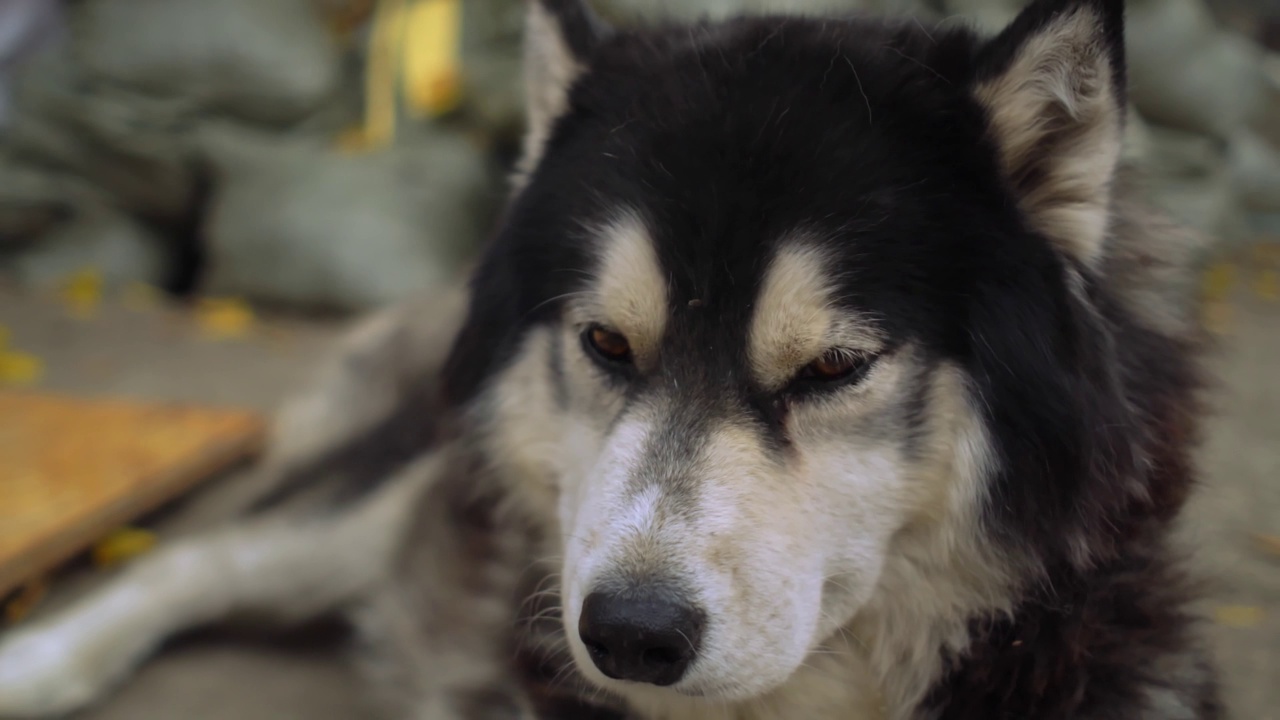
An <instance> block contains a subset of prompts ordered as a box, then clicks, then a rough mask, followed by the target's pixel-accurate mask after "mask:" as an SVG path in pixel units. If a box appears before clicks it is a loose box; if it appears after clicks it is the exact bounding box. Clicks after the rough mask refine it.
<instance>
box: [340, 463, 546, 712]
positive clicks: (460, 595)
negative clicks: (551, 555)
mask: <svg viewBox="0 0 1280 720" xmlns="http://www.w3.org/2000/svg"><path fill="white" fill-rule="evenodd" d="M445 475H446V478H447V479H446V480H445V481H444V482H442V483H440V484H438V485H436V486H433V488H432V491H431V492H430V493H428V494H426V495H424V497H423V500H422V501H421V502H420V504H419V507H418V509H417V510H416V511H415V512H414V514H413V517H414V521H413V525H412V527H411V530H410V532H409V533H408V534H407V535H406V540H405V542H404V543H403V544H402V546H401V547H400V548H399V552H398V555H397V558H396V561H395V565H394V569H393V571H392V572H391V573H389V574H388V575H387V576H386V579H385V582H384V583H383V584H382V585H380V586H379V587H378V588H376V589H375V590H374V591H373V592H371V593H368V594H366V595H363V596H361V599H360V600H361V601H360V603H359V604H358V605H356V606H354V607H353V608H352V619H353V621H354V624H355V626H356V627H357V629H358V632H359V635H360V637H361V638H362V640H363V641H364V643H365V646H366V647H365V650H366V652H365V653H363V654H362V659H363V660H365V661H366V662H365V669H366V670H367V671H368V674H369V676H370V678H371V679H372V680H374V682H375V686H376V687H377V689H378V690H380V693H379V695H380V696H381V698H382V699H383V700H385V701H387V704H388V705H389V706H390V707H389V708H388V709H389V710H390V711H391V715H392V716H394V717H397V718H404V719H405V720H499V719H501V720H517V719H521V718H532V717H533V713H532V711H531V709H530V703H529V702H528V700H527V698H526V697H525V695H524V691H523V688H522V686H521V683H520V682H519V680H518V678H517V674H516V671H515V668H514V665H515V663H514V656H515V650H516V645H515V642H516V622H517V621H516V614H517V611H518V609H519V608H518V606H519V604H520V603H519V599H518V597H517V594H518V592H519V587H518V585H519V582H520V580H521V579H522V576H523V574H524V573H525V571H527V570H529V569H530V567H531V562H530V560H531V557H530V556H531V554H532V553H534V552H535V551H534V550H533V549H532V546H531V544H530V543H529V539H528V537H526V535H525V533H524V532H523V531H522V530H521V529H520V527H519V524H518V523H516V522H512V521H511V519H510V518H509V517H504V515H503V513H501V512H499V511H497V510H496V508H497V507H498V506H499V505H500V504H501V503H500V501H498V500H496V499H494V498H492V497H483V493H478V492H477V489H476V488H477V486H478V484H482V482H483V481H479V480H477V478H475V477H472V476H468V474H467V473H465V472H458V473H446V474H445Z"/></svg>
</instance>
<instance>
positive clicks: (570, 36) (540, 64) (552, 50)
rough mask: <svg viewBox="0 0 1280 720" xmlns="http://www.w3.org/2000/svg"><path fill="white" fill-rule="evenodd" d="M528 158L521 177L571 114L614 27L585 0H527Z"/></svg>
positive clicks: (524, 159) (523, 161)
mask: <svg viewBox="0 0 1280 720" xmlns="http://www.w3.org/2000/svg"><path fill="white" fill-rule="evenodd" d="M525 6H526V10H525V38H524V92H525V116H526V118H525V120H526V123H527V127H526V130H525V139H524V154H523V157H522V158H521V159H520V163H519V165H518V166H517V178H518V179H519V178H523V177H524V176H526V175H528V173H530V172H532V170H533V168H534V167H535V166H536V165H537V164H538V160H540V159H541V157H542V148H543V145H545V144H546V142H547V140H548V138H549V137H550V135H551V128H552V127H553V126H554V125H555V122H556V120H558V119H559V118H560V116H561V115H562V114H564V112H565V111H566V110H567V109H568V104H569V91H570V89H572V87H573V83H574V82H575V81H576V80H577V79H578V78H579V77H580V76H581V75H582V73H584V72H585V71H586V67H587V63H588V62H589V60H590V57H591V54H592V53H593V52H594V51H595V49H596V47H597V46H598V45H599V44H600V42H601V41H602V40H603V39H604V38H605V37H606V36H607V35H608V33H609V32H610V31H609V28H608V27H607V26H606V25H605V24H604V22H603V21H602V20H600V19H599V18H598V17H597V16H596V15H595V13H593V12H592V11H591V9H590V8H588V7H587V6H586V5H585V4H584V2H583V0H525Z"/></svg>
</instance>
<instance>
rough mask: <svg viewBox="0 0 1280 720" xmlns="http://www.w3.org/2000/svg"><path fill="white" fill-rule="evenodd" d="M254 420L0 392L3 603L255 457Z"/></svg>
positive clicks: (259, 436) (258, 438)
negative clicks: (79, 555) (96, 545)
mask: <svg viewBox="0 0 1280 720" xmlns="http://www.w3.org/2000/svg"><path fill="white" fill-rule="evenodd" d="M263 436H264V423H263V421H262V419H261V418H260V417H259V416H258V415H257V414H255V413H251V412H242V411H237V410H220V409H209V408H201V407H191V406H178V405H157V404H146V403H137V402H130V401H123V400H119V401H117V400H102V401H91V400H78V399H72V398H68V397H59V396H51V395H45V394H36V393H21V392H3V391H0V597H3V596H4V595H5V594H6V593H8V592H10V591H11V590H13V589H14V588H15V587H17V586H18V585H19V584H21V583H24V582H27V581H30V580H32V579H34V578H35V577H37V576H38V575H40V574H41V573H44V572H46V571H48V570H50V569H52V568H53V567H55V566H56V565H58V564H59V563H62V562H64V561H66V560H68V559H69V558H71V557H73V556H74V555H76V554H77V553H79V552H81V551H83V550H85V549H86V548H87V547H89V546H90V545H92V544H93V543H95V542H97V541H98V540H100V539H102V537H103V536H105V535H106V534H108V533H110V532H111V531H113V530H115V529H116V528H118V527H120V526H121V525H124V524H127V523H129V522H130V521H133V520H135V519H137V518H138V517H139V516H141V515H143V514H145V513H147V512H148V511H150V510H153V509H155V508H156V507H158V506H159V505H161V504H163V503H164V502H166V501H168V500H172V499H174V498H176V497H177V496H178V495H180V494H181V493H183V492H184V491H186V490H188V489H190V488H191V487H192V486H193V485H195V484H196V483H198V482H200V481H201V480H204V479H207V478H209V477H211V476H213V475H215V474H216V473H217V472H218V471H220V470H223V469H225V468H227V467H229V466H231V465H232V464H234V463H236V462H239V461H241V460H244V459H246V458H247V457H249V456H251V455H253V454H255V453H256V452H257V451H258V450H259V449H260V448H261V445H262V441H263Z"/></svg>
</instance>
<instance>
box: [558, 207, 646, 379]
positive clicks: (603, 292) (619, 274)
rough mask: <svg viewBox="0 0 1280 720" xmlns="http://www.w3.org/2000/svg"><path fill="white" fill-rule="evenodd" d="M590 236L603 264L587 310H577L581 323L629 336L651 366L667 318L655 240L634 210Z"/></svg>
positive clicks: (637, 353) (622, 213)
mask: <svg viewBox="0 0 1280 720" xmlns="http://www.w3.org/2000/svg"><path fill="white" fill-rule="evenodd" d="M591 233H592V235H593V236H594V237H593V241H594V242H595V243H596V247H597V248H598V251H597V257H598V261H597V267H596V271H595V273H594V276H595V277H594V279H593V280H592V282H591V283H590V288H589V291H588V292H587V293H586V295H585V296H584V300H585V307H584V306H583V305H582V304H581V303H579V305H578V307H577V314H578V315H579V316H580V317H579V319H580V320H582V321H583V322H602V323H606V324H608V325H610V326H611V327H612V329H614V330H617V331H618V332H620V333H622V334H623V335H625V336H626V337H627V340H628V341H629V342H630V343H631V351H632V353H633V354H634V355H635V357H636V360H637V362H639V363H641V364H642V365H643V364H647V363H648V361H651V360H652V359H653V357H654V356H655V355H656V353H657V350H658V344H659V343H660V342H661V340H662V333H663V332H664V330H665V329H666V324H667V314H668V305H667V297H668V289H667V281H666V276H665V274H664V273H663V272H662V266H661V264H660V262H659V260H658V253H657V250H656V248H655V247H654V241H653V235H652V233H651V232H650V231H649V228H648V226H647V225H646V224H645V222H644V219H643V218H642V217H641V216H640V214H639V213H636V212H634V211H630V210H623V211H619V212H617V213H615V214H614V215H613V216H612V217H611V218H610V219H609V221H608V222H606V223H603V224H601V225H598V226H595V227H593V228H592V229H591Z"/></svg>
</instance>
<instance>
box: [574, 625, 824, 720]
mask: <svg viewBox="0 0 1280 720" xmlns="http://www.w3.org/2000/svg"><path fill="white" fill-rule="evenodd" d="M571 645H572V654H573V662H574V665H575V666H576V667H577V669H578V672H579V673H581V674H582V676H583V677H585V678H586V679H587V680H588V681H589V682H591V683H592V684H593V685H595V686H597V687H599V688H600V689H601V690H604V691H605V692H607V693H610V694H613V695H615V696H617V697H620V698H622V699H623V700H625V701H626V702H627V703H629V704H631V705H633V706H635V707H638V708H644V709H646V710H648V711H650V712H651V713H653V714H657V715H669V714H678V713H680V712H686V713H687V711H688V710H689V709H690V708H691V707H695V708H696V707H697V706H700V705H704V704H708V705H714V706H716V707H723V706H724V705H725V704H726V703H741V702H749V701H751V700H754V699H756V698H759V697H760V696H762V695H765V694H768V693H769V692H771V691H773V690H776V689H777V688H779V687H781V686H782V685H784V684H786V682H787V679H788V678H789V677H790V676H789V675H787V676H784V677H779V678H776V679H774V680H772V681H770V680H766V679H764V678H762V677H759V676H754V677H749V678H748V677H743V678H727V677H703V676H700V675H699V674H697V673H696V672H695V673H694V674H693V675H692V676H690V677H687V678H685V679H683V680H681V681H680V682H678V683H676V684H674V685H669V686H666V687H660V686H657V685H649V684H646V683H636V682H629V681H626V680H614V679H612V678H609V677H608V676H606V675H605V674H604V673H602V672H600V670H599V669H598V668H597V667H596V666H595V664H594V663H592V662H591V659H590V657H589V656H588V655H587V652H586V649H585V648H583V647H582V646H581V644H580V643H577V642H573V643H571ZM798 669H799V666H797V667H796V668H795V670H798ZM793 672H794V671H793Z"/></svg>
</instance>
